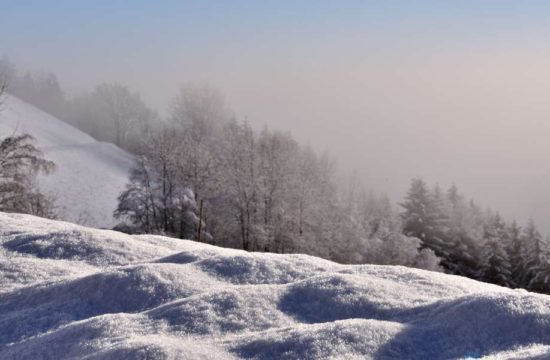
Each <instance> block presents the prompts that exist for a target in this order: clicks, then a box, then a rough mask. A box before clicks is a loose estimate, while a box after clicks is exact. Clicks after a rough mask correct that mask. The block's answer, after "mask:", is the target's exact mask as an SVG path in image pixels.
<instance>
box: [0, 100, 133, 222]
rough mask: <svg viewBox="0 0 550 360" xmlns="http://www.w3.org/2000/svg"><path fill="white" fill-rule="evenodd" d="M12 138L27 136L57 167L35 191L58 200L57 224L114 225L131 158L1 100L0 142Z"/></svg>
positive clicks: (31, 109)
mask: <svg viewBox="0 0 550 360" xmlns="http://www.w3.org/2000/svg"><path fill="white" fill-rule="evenodd" d="M14 133H15V134H21V133H28V134H30V135H32V136H33V137H34V138H35V139H36V140H37V144H38V146H39V148H40V149H41V150H42V151H43V152H44V154H45V157H46V158H47V159H48V160H52V161H53V162H55V163H56V164H57V170H56V171H55V172H54V173H53V174H51V175H48V176H42V177H41V178H40V186H41V187H42V189H43V190H44V191H45V192H46V193H47V194H49V195H52V196H54V197H55V198H56V199H57V201H56V204H57V205H58V206H59V207H60V218H61V219H63V220H68V221H72V222H80V223H84V224H86V225H89V226H94V227H106V228H110V227H112V226H113V225H115V220H114V219H113V211H114V210H115V208H116V205H117V196H118V195H119V194H120V192H122V190H123V189H124V186H125V184H126V182H127V181H128V170H129V169H130V167H131V166H132V165H133V158H132V156H131V155H130V154H128V153H127V152H125V151H123V150H121V149H119V148H118V147H116V146H114V145H112V144H107V143H102V142H98V141H96V140H94V139H93V138H92V137H90V136H89V135H87V134H85V133H83V132H82V131H80V130H78V129H76V128H74V127H72V126H71V125H69V124H67V123H65V122H63V121H61V120H59V119H56V118H55V117H53V116H50V115H48V114H46V113H44V112H43V111H41V110H39V109H37V108H35V107H33V106H32V105H29V104H27V103H25V102H23V101H21V100H19V99H17V98H16V97H14V96H11V95H6V96H5V97H4V98H3V104H2V112H1V113H0V137H5V136H10V135H12V134H14Z"/></svg>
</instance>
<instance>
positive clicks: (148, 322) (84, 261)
mask: <svg viewBox="0 0 550 360" xmlns="http://www.w3.org/2000/svg"><path fill="white" fill-rule="evenodd" d="M0 244H1V249H2V250H1V251H0V358H1V359H76V358H78V359H121V358H132V359H134V358H138V359H197V358H207V359H233V358H249V359H285V358H287V359H288V358H292V359H330V358H333V359H369V358H373V359H404V358H406V359H454V358H468V357H470V358H477V357H480V356H486V357H487V358H488V359H517V358H520V359H521V358H538V359H547V358H548V357H550V346H549V345H550V297H548V296H545V295H537V294H532V293H529V292H526V291H523V290H510V289H505V288H501V287H498V286H494V285H488V284H484V283H480V282H477V281H473V280H469V279H466V278H462V277H457V276H450V275H444V274H441V273H434V272H429V271H422V270H415V269H410V268H406V267H398V266H375V265H361V266H345V265H339V264H336V263H332V262H329V261H326V260H322V259H318V258H314V257H310V256H305V255H277V254H265V253H247V252H244V251H240V250H230V249H223V248H218V247H214V246H210V245H206V244H200V243H196V242H192V241H187V240H177V239H170V238H164V237H160V236H129V235H124V234H121V233H117V232H113V231H107V230H95V229H89V228H85V227H80V226H77V225H73V224H69V223H64V222H55V221H50V220H44V219H40V218H36V217H32V216H27V215H11V214H2V213H0Z"/></svg>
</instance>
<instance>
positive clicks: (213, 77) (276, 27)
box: [0, 0, 550, 234]
mask: <svg viewBox="0 0 550 360" xmlns="http://www.w3.org/2000/svg"><path fill="white" fill-rule="evenodd" d="M0 9H1V10H2V11H1V12H0V34H2V35H1V37H0V39H1V41H0V55H4V54H5V55H8V56H9V57H10V59H11V60H12V61H13V62H14V63H15V64H16V65H17V66H18V67H19V68H20V69H22V70H45V71H52V72H54V73H56V75H57V76H58V78H59V80H60V82H61V85H62V86H63V88H64V89H66V90H68V91H69V93H70V94H77V93H79V92H82V91H86V90H89V89H91V88H93V87H94V86H95V85H96V84H98V83H101V82H120V83H122V84H125V85H127V86H128V87H129V88H131V89H132V90H135V91H139V92H140V93H141V94H142V96H143V98H144V99H145V100H146V101H147V102H148V103H149V104H150V105H151V106H153V107H154V108H156V109H157V110H158V111H159V112H160V113H167V112H168V111H169V108H170V104H171V101H172V99H173V98H174V96H175V95H176V93H177V91H178V88H179V87H180V86H181V85H183V84H186V83H208V84H211V85H213V86H215V87H217V88H219V89H220V90H221V91H222V92H223V93H224V95H225V97H226V100H227V102H228V104H230V106H231V107H232V109H233V110H234V112H235V113H236V115H237V117H238V118H240V119H244V118H246V119H248V121H250V122H251V123H253V124H254V125H255V126H257V127H262V126H264V125H268V126H269V127H270V128H276V129H282V130H289V131H291V132H292V134H293V135H294V136H295V137H296V138H297V139H299V140H300V141H302V142H304V143H309V144H311V145H312V146H313V147H314V148H316V149H319V150H327V151H329V152H330V153H331V154H333V155H334V156H335V157H336V158H337V159H338V161H339V164H340V169H342V170H344V171H347V172H351V171H352V170H353V169H355V170H356V171H357V172H358V174H359V175H360V176H361V177H362V178H364V179H365V182H366V184H367V186H369V187H371V188H373V189H375V190H377V191H383V192H386V193H388V194H389V195H390V196H391V197H392V199H394V200H398V199H401V198H402V196H403V194H404V192H405V191H406V189H407V187H408V185H409V181H410V179H411V178H413V177H423V178H424V179H426V180H427V181H428V182H430V183H435V182H438V183H440V184H441V185H442V186H444V187H448V186H449V185H451V184H452V183H454V184H456V185H457V186H458V187H459V189H460V190H461V191H462V192H463V193H464V194H466V195H467V196H469V197H472V198H474V199H476V200H477V201H479V202H480V203H481V204H482V205H484V206H489V207H491V208H494V209H496V210H499V211H501V212H502V213H503V215H504V216H505V217H509V218H517V219H518V220H521V221H525V220H526V219H527V218H528V217H530V216H532V217H533V218H534V219H535V220H536V222H537V224H538V225H539V227H540V228H541V229H542V230H543V231H544V232H545V233H546V234H548V233H550V221H548V219H549V216H548V214H550V186H548V181H547V179H548V178H550V162H549V161H548V157H549V155H550V142H549V139H550V136H549V135H550V102H549V101H548V96H547V92H548V89H550V68H549V66H548V64H549V61H548V60H550V49H548V45H547V44H548V43H549V40H550V20H549V18H548V16H547V15H548V13H549V11H550V4H548V3H547V2H544V1H526V2H517V1H507V0H502V1H496V0H495V1H490V0H487V1H470V0H468V1H460V2H458V1H457V2H452V3H451V2H440V1H418V2H415V3H414V4H412V3H411V2H407V1H391V2H389V1H344V2H329V1H300V2H291V1H267V2H261V3H260V2H252V1H231V2H214V1H206V2H205V1H196V2H187V1H185V2H184V1H181V2H180V1H165V2H162V4H159V3H155V2H145V1H135V2H132V3H131V6H130V5H128V3H126V2H122V1H114V2H113V1H86V2H71V1H68V0H64V1H49V2H39V1H6V0H4V1H1V0H0Z"/></svg>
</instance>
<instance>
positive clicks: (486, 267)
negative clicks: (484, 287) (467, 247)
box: [478, 214, 512, 286]
mask: <svg viewBox="0 0 550 360" xmlns="http://www.w3.org/2000/svg"><path fill="white" fill-rule="evenodd" d="M504 237H505V224H504V222H503V221H502V219H501V217H500V216H499V215H498V214H496V215H490V216H489V219H488V221H487V224H486V225H485V229H484V236H483V238H484V239H483V240H484V243H483V247H482V253H481V264H480V269H479V275H478V277H479V279H481V280H483V281H487V282H490V283H493V284H497V285H501V286H510V285H511V283H512V281H511V270H510V268H511V265H510V260H509V258H508V254H507V253H506V250H505V244H504V240H503V239H504Z"/></svg>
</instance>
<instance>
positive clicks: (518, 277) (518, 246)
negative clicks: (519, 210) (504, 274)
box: [506, 221, 529, 287]
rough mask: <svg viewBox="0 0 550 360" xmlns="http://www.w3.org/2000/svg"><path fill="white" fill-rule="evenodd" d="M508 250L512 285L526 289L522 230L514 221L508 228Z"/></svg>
mask: <svg viewBox="0 0 550 360" xmlns="http://www.w3.org/2000/svg"><path fill="white" fill-rule="evenodd" d="M506 242H507V247H506V250H507V252H508V257H509V259H510V271H511V280H512V282H511V285H512V286H514V287H525V286H527V285H529V284H525V283H524V281H525V272H526V266H525V265H526V262H525V259H524V258H523V257H524V256H525V252H524V249H523V246H524V245H523V242H522V239H521V228H520V227H519V225H518V224H517V222H516V221H513V222H512V223H511V224H510V225H508V226H507V228H506Z"/></svg>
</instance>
